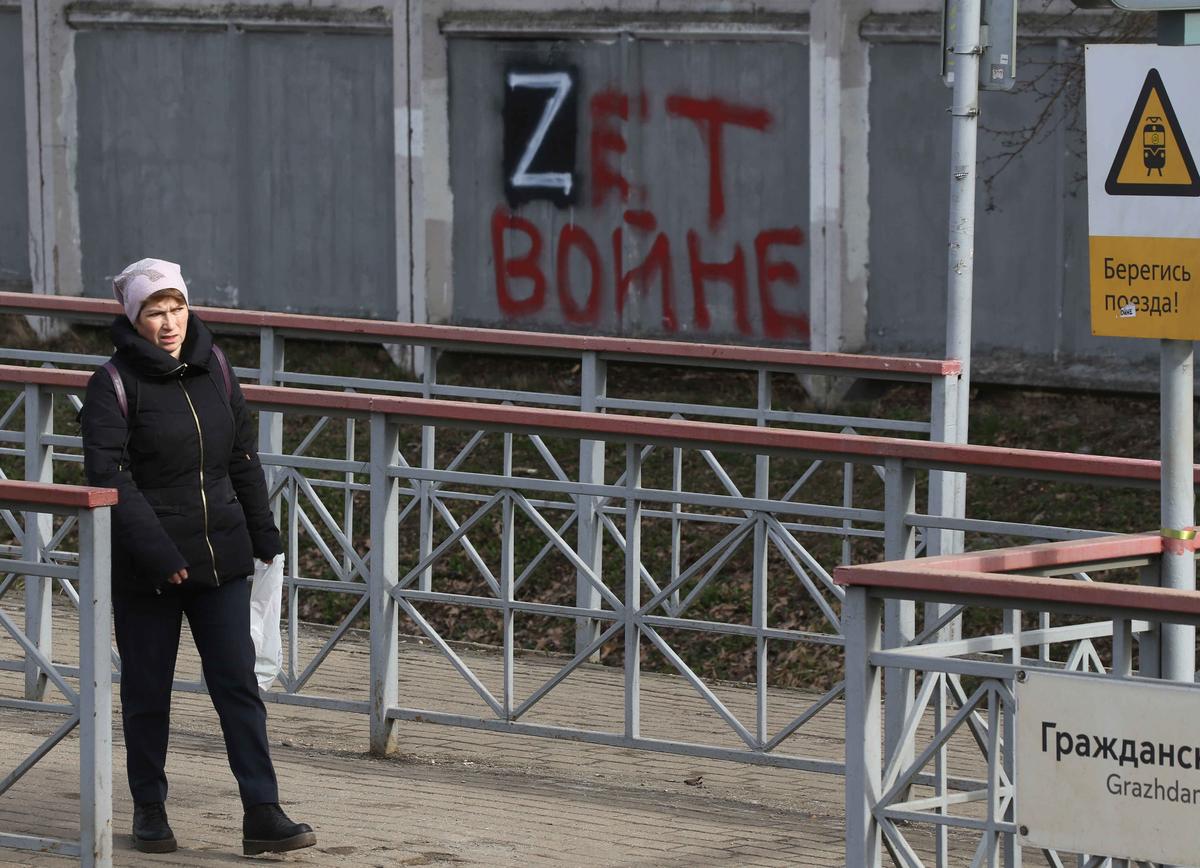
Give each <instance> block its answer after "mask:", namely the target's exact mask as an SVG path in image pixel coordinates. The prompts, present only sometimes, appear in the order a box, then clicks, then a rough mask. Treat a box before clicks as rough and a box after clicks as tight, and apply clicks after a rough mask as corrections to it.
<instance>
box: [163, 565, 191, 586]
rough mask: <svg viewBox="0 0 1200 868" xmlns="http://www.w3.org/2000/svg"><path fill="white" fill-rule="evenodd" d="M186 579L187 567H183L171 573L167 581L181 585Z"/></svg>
mask: <svg viewBox="0 0 1200 868" xmlns="http://www.w3.org/2000/svg"><path fill="white" fill-rule="evenodd" d="M186 581H187V569H186V568H184V569H182V570H180V571H179V572H177V573H171V575H170V577H169V578H168V579H167V583H168V584H171V585H182V584H183V583H184V582H186Z"/></svg>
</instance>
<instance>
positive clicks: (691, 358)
mask: <svg viewBox="0 0 1200 868" xmlns="http://www.w3.org/2000/svg"><path fill="white" fill-rule="evenodd" d="M121 312H122V311H121V307H120V306H119V305H118V304H117V303H116V302H115V301H109V300H102V299H91V298H75V297H64V296H44V295H32V294H29V293H19V292H0V313H5V314H10V315H22V316H30V317H45V318H54V319H58V320H62V321H66V322H81V323H89V324H93V325H107V324H108V323H109V322H111V320H112V318H113V317H114V316H117V315H119V314H120V313H121ZM196 312H197V313H198V314H200V316H201V317H202V318H203V319H204V321H205V323H207V324H208V325H209V326H210V327H211V328H212V329H213V330H214V331H215V332H217V333H219V334H226V335H234V336H240V337H247V338H252V339H253V338H257V340H258V344H259V364H258V366H257V367H239V368H238V369H237V373H238V375H239V376H240V377H243V378H247V379H249V380H252V381H255V382H257V383H259V384H260V385H267V386H295V387H298V388H305V387H314V388H322V389H347V390H353V391H359V392H372V393H377V394H406V395H416V396H420V397H424V398H445V399H448V400H473V401H498V402H502V403H509V404H530V405H536V406H544V407H561V408H565V409H573V410H581V411H583V412H604V411H624V412H631V413H639V414H643V413H644V414H653V415H669V416H703V417H705V418H715V419H722V420H727V421H731V422H742V423H749V424H756V425H802V426H819V427H832V428H835V429H837V430H841V429H843V428H846V427H852V428H856V429H861V430H869V431H889V432H895V433H904V434H915V435H926V436H928V437H929V438H930V439H933V440H939V441H942V440H945V441H946V442H950V441H952V439H953V438H952V437H949V436H943V435H945V434H947V433H950V434H952V431H951V432H946V431H944V430H943V428H944V426H945V424H946V423H945V422H944V421H943V416H944V413H943V410H944V408H945V407H947V406H949V407H953V401H954V398H955V393H954V390H955V387H956V385H957V382H958V378H959V375H960V373H961V365H960V364H959V363H958V362H957V361H953V360H941V359H916V358H905V357H897V356H871V355H858V354H850V353H823V352H812V351H808V350H793V349H784V348H773V347H743V346H730V345H725V344H703V343H691V342H684V341H663V340H641V339H634V338H617V337H593V336H587V335H569V334H556V333H548V332H523V331H510V330H505V329H486V328H465V327H459V326H444V325H430V324H422V323H398V322H385V321H380V320H368V319H351V318H345V317H323V316H309V315H301V314H286V313H269V312H258V311H246V310H236V309H232V308H209V307H197V308H196ZM290 341H327V342H334V343H374V344H384V345H387V346H391V347H406V348H409V349H411V350H412V351H413V353H414V354H415V355H416V357H417V358H418V359H420V361H421V364H420V365H419V366H418V370H419V371H420V373H419V374H418V375H416V376H415V377H412V376H409V375H408V374H406V372H405V371H404V370H403V369H401V368H397V369H396V371H395V373H396V376H395V377H394V378H387V379H381V378H378V377H373V378H372V377H355V376H349V375H333V374H328V373H323V372H312V371H307V370H302V369H300V368H289V367H288V364H289V356H288V353H287V345H288V342H290ZM446 353H470V354H472V355H476V356H487V355H492V356H504V357H508V358H510V359H511V358H512V357H514V356H516V357H529V358H537V359H544V360H560V361H563V362H566V363H572V364H573V365H574V366H575V367H577V368H578V391H575V392H572V391H568V390H567V389H565V388H560V389H558V390H555V391H545V390H542V391H535V390H522V389H513V388H496V387H489V386H485V385H478V384H470V385H460V384H451V383H446V382H443V381H441V380H439V373H438V361H439V359H440V358H441V357H442V356H443V355H444V354H446ZM106 358H107V356H96V355H87V354H80V353H70V352H61V351H55V350H41V349H28V348H22V349H16V348H0V359H7V360H10V361H14V362H18V363H21V364H27V363H35V364H47V365H56V366H57V365H66V366H77V365H86V366H95V365H99V364H100V363H102V362H103V361H105V359H106ZM614 365H623V366H633V367H636V368H637V369H638V370H639V371H640V372H643V376H646V377H651V376H652V377H655V378H656V380H655V382H656V383H657V384H658V385H659V386H660V387H661V391H662V392H663V393H665V394H666V397H665V398H663V399H661V400H659V399H637V398H632V397H622V396H620V395H616V394H612V392H611V389H610V383H609V376H608V373H609V369H610V367H611V366H614ZM663 366H668V367H677V368H685V369H699V370H703V371H710V372H713V373H717V372H743V373H749V374H753V375H754V379H753V381H752V385H751V387H750V388H751V391H750V393H749V394H747V395H744V396H741V397H742V398H743V399H744V400H742V401H741V402H740V403H739V404H738V405H737V406H732V405H731V404H730V403H729V402H727V401H722V400H720V398H721V396H720V395H716V396H714V398H716V399H717V400H713V401H709V402H702V403H695V402H691V403H689V402H682V401H679V400H674V399H672V398H671V397H670V395H671V393H672V392H673V391H676V390H675V389H673V387H672V383H671V380H670V378H669V377H663V375H662V372H661V371H660V370H657V369H659V368H661V367H663ZM775 375H780V376H788V377H813V376H818V377H845V378H854V379H863V380H880V381H887V382H909V383H918V384H925V385H928V386H929V387H930V416H929V418H928V419H924V420H922V419H904V418H873V417H862V416H849V415H842V414H837V413H831V412H794V411H789V410H785V409H779V408H775V407H773V406H772V391H773V390H772V378H773V376H775ZM569 381H570V382H574V378H569ZM549 385H561V384H558V383H551V384H549ZM264 436H265V435H264ZM264 445H268V446H269V445H270V444H264Z"/></svg>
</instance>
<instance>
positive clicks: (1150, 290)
mask: <svg viewBox="0 0 1200 868" xmlns="http://www.w3.org/2000/svg"><path fill="white" fill-rule="evenodd" d="M1090 242H1091V243H1090V245H1089V246H1090V248H1091V250H1090V254H1091V255H1090V259H1091V275H1092V292H1091V296H1092V334H1094V335H1108V336H1111V337H1125V338H1170V339H1173V340H1185V341H1195V340H1200V242H1198V241H1196V240H1195V239H1192V238H1140V237H1133V238H1130V237H1116V236H1099V235H1093V236H1092V237H1091V239H1090Z"/></svg>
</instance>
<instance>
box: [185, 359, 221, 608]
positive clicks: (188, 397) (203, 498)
mask: <svg viewBox="0 0 1200 868" xmlns="http://www.w3.org/2000/svg"><path fill="white" fill-rule="evenodd" d="M183 367H187V366H186V365H184V366H183ZM177 382H178V383H179V388H180V389H181V390H182V391H183V397H184V399H185V400H186V401H187V403H188V409H190V410H191V411H192V421H193V422H195V423H196V439H197V440H198V441H199V442H200V505H201V507H202V508H203V510H204V543H205V545H207V546H208V556H209V557H210V558H212V566H213V578H214V579H215V580H216V582H217V587H220V585H221V574H220V573H219V572H217V553H216V552H214V551H213V547H212V540H211V539H209V538H208V495H207V494H206V493H205V491H204V433H203V432H202V431H201V430H200V417H199V416H197V415H196V405H195V404H193V403H192V397H191V395H189V394H188V392H187V389H186V388H184V385H183V379H182V378H180V379H179V380H178V381H177Z"/></svg>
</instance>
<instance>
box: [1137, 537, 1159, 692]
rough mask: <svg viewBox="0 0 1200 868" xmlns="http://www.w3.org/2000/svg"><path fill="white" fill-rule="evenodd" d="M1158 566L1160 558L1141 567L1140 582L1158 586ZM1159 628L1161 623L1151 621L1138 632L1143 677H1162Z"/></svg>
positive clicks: (1139, 660) (1139, 666)
mask: <svg viewBox="0 0 1200 868" xmlns="http://www.w3.org/2000/svg"><path fill="white" fill-rule="evenodd" d="M1160 567H1161V559H1160V561H1159V562H1158V563H1151V564H1147V565H1146V566H1144V567H1142V568H1141V569H1140V570H1139V571H1138V573H1139V579H1140V581H1141V584H1143V585H1146V586H1147V587H1151V588H1157V587H1159V586H1160V585H1161V584H1162V578H1161V572H1162V571H1161V569H1160ZM1160 630H1161V625H1160V624H1158V623H1157V622H1154V621H1151V622H1150V629H1149V630H1147V631H1145V632H1143V633H1139V634H1138V637H1137V644H1138V674H1139V675H1141V676H1142V677H1143V678H1161V677H1162V671H1161V667H1162V647H1161V644H1162V641H1161V636H1160V635H1159V633H1160Z"/></svg>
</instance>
